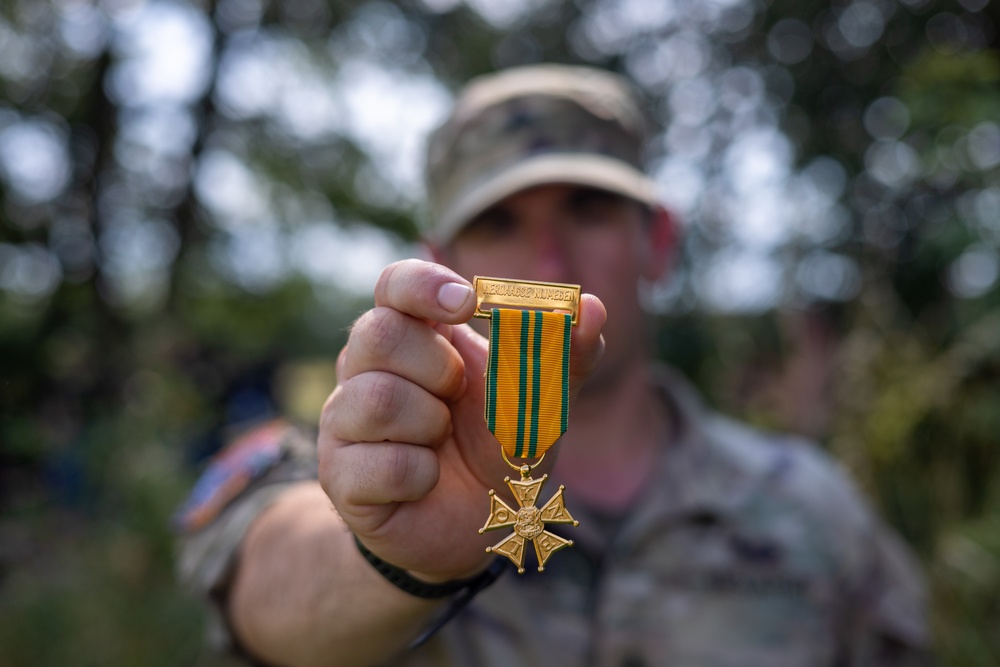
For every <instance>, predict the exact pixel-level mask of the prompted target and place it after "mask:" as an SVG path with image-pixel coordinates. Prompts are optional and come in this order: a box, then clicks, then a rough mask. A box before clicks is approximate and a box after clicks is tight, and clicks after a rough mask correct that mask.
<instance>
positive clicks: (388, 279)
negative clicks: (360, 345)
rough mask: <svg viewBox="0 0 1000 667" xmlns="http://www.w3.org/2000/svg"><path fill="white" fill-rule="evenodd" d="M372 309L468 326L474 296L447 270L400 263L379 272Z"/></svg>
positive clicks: (426, 264) (418, 262)
mask: <svg viewBox="0 0 1000 667" xmlns="http://www.w3.org/2000/svg"><path fill="white" fill-rule="evenodd" d="M375 305H376V306H387V307H389V308H393V309H394V310H398V311H400V312H402V313H406V314H407V315H412V316H414V317H419V318H422V319H426V320H431V321H434V322H442V323H445V324H461V323H463V322H468V321H469V319H470V318H471V317H472V313H473V311H474V310H475V309H476V293H475V292H474V291H473V289H472V285H470V284H469V281H467V280H466V279H465V278H463V277H461V276H460V275H458V274H457V273H455V272H454V271H452V270H451V269H448V268H447V267H444V266H441V265H440V264H434V263H432V262H425V261H422V260H419V259H404V260H402V261H399V262H396V263H394V264H390V265H389V266H387V267H386V268H385V269H383V270H382V273H381V275H379V277H378V281H377V282H376V283H375Z"/></svg>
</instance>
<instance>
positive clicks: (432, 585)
mask: <svg viewBox="0 0 1000 667" xmlns="http://www.w3.org/2000/svg"><path fill="white" fill-rule="evenodd" d="M354 543H355V545H357V548H358V551H359V552H360V553H361V556H362V557H363V558H364V559H365V560H366V561H367V562H368V564H369V565H371V566H372V567H373V568H374V569H375V571H376V572H378V573H379V574H380V575H382V577H383V578H384V579H385V580H386V581H388V582H389V583H391V584H392V585H393V586H395V587H396V588H398V589H400V590H401V591H403V592H405V593H408V594H410V595H413V596H415V597H419V598H424V599H427V600H435V599H443V598H447V597H451V596H453V595H455V594H457V593H460V592H464V593H465V594H466V595H469V597H471V596H472V595H475V594H476V593H478V592H479V591H481V590H483V589H484V588H486V587H488V586H489V585H490V584H492V583H493V582H494V581H496V580H497V578H498V577H499V576H500V574H502V573H503V570H504V569H505V567H504V564H505V563H504V561H503V559H502V558H499V557H498V558H497V559H495V560H494V561H493V562H492V563H491V564H490V565H489V566H488V567H487V568H486V569H485V570H483V571H482V572H480V573H479V574H476V575H473V576H471V577H466V578H463V579H451V580H448V581H427V580H424V579H420V578H418V577H416V576H414V575H413V574H412V573H411V572H408V571H407V570H404V569H403V568H401V567H398V566H396V565H393V564H392V563H388V562H386V561H384V560H382V559H381V558H379V557H378V556H376V555H375V554H374V553H372V552H371V551H370V550H369V549H368V547H366V546H365V545H364V544H363V543H362V542H361V540H360V539H358V537H357V535H355V536H354Z"/></svg>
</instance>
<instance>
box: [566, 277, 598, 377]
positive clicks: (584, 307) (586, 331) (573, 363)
mask: <svg viewBox="0 0 1000 667" xmlns="http://www.w3.org/2000/svg"><path fill="white" fill-rule="evenodd" d="M607 319H608V311H607V310H606V309H605V308H604V304H603V303H602V302H601V300H600V299H598V298H597V297H596V296H594V295H593V294H584V295H583V296H581V298H580V315H579V318H578V319H577V324H576V326H575V327H573V338H572V342H571V345H570V358H569V393H570V396H571V397H572V396H576V394H577V392H578V391H580V388H581V387H582V386H583V383H584V382H586V380H587V378H589V377H590V374H591V373H593V372H594V369H595V368H597V364H598V362H599V361H600V360H601V356H603V354H604V336H603V335H602V334H601V331H602V330H603V329H604V323H605V322H606V321H607Z"/></svg>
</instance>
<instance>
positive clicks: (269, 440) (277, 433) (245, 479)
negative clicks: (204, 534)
mask: <svg viewBox="0 0 1000 667" xmlns="http://www.w3.org/2000/svg"><path fill="white" fill-rule="evenodd" d="M287 429H288V424H287V423H286V422H285V421H284V420H281V419H276V420H273V421H269V422H267V423H265V424H261V425H260V426H257V427H256V428H252V429H250V430H249V431H247V432H246V433H244V434H243V435H241V436H240V437H239V438H237V439H236V440H234V441H233V442H231V443H230V444H229V445H227V446H226V447H225V448H224V449H223V450H222V451H220V452H219V453H218V454H216V455H215V456H214V457H213V458H212V461H211V462H210V463H209V464H208V467H207V468H206V469H205V472H204V473H202V475H201V477H200V478H199V479H198V481H197V483H196V484H195V485H194V488H193V489H192V490H191V495H190V496H188V499H187V500H186V501H185V502H184V504H183V505H182V506H181V508H180V510H178V512H177V514H176V515H175V516H174V523H175V525H176V526H177V528H179V529H180V530H182V531H184V532H193V531H196V530H200V529H201V528H204V527H205V526H207V525H208V524H209V523H211V521H212V520H213V519H215V517H217V516H218V515H219V513H220V512H221V511H222V510H223V509H225V508H226V506H227V505H228V504H229V503H230V502H231V501H232V500H233V499H234V498H235V497H236V496H238V495H239V494H240V493H242V492H243V491H244V490H245V489H246V488H247V487H248V486H250V483H251V482H253V481H254V480H255V479H257V478H259V477H260V476H261V475H263V474H264V473H265V472H267V471H268V470H270V469H271V468H272V467H273V466H274V465H275V464H276V463H277V462H278V461H280V460H281V458H282V455H283V451H282V443H283V441H284V436H285V432H286V431H287Z"/></svg>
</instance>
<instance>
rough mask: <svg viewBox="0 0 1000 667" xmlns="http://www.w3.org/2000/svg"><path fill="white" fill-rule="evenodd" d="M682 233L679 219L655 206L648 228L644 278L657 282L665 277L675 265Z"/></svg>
mask: <svg viewBox="0 0 1000 667" xmlns="http://www.w3.org/2000/svg"><path fill="white" fill-rule="evenodd" d="M679 240H680V231H679V229H678V225H677V219H676V218H675V217H674V215H673V214H672V213H670V212H669V211H668V210H667V209H665V208H663V207H662V206H654V207H653V209H652V212H651V215H650V219H649V223H648V225H647V228H646V247H647V249H648V254H647V255H646V263H645V267H644V268H643V272H642V277H643V278H645V279H646V280H649V281H650V282H655V281H657V280H659V279H660V278H662V277H663V276H665V275H666V274H667V273H668V272H669V271H670V269H671V268H672V267H673V265H674V260H675V258H676V256H677V247H678V242H679Z"/></svg>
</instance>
